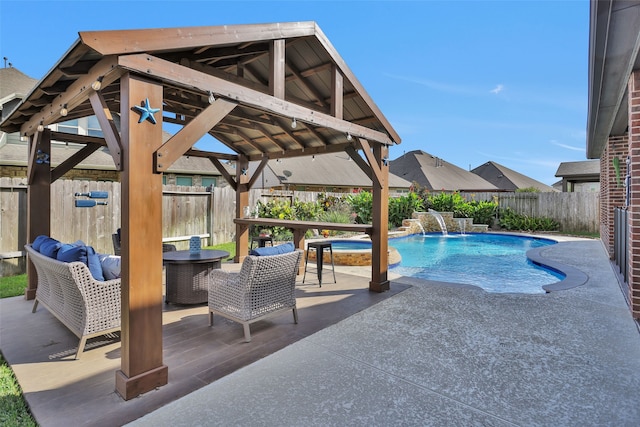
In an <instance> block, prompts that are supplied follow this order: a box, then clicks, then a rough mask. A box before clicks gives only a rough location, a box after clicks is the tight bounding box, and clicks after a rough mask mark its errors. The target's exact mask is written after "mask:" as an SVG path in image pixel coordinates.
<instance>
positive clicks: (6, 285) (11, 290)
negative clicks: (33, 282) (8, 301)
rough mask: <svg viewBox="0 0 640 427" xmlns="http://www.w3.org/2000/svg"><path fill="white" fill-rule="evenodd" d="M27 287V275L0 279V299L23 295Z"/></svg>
mask: <svg viewBox="0 0 640 427" xmlns="http://www.w3.org/2000/svg"><path fill="white" fill-rule="evenodd" d="M26 287H27V275H26V274H19V275H17V276H8V277H0V298H9V297H17V296H18V295H24V290H25V288H26Z"/></svg>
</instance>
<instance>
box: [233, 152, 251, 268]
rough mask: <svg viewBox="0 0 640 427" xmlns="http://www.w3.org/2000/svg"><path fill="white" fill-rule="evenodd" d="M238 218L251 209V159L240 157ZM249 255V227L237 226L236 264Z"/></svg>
mask: <svg viewBox="0 0 640 427" xmlns="http://www.w3.org/2000/svg"><path fill="white" fill-rule="evenodd" d="M236 182H237V183H238V185H237V187H236V218H242V217H243V216H244V213H243V211H244V208H245V207H249V208H250V206H249V185H248V183H249V159H248V158H247V156H243V155H239V156H238V161H237V163H236ZM248 253H249V226H247V225H244V224H236V256H235V258H234V262H242V261H243V260H244V258H245V257H246V256H247V254H248Z"/></svg>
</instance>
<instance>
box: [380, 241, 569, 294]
mask: <svg viewBox="0 0 640 427" xmlns="http://www.w3.org/2000/svg"><path fill="white" fill-rule="evenodd" d="M555 243H556V242H555V241H553V240H549V239H539V238H532V237H523V236H512V235H504V234H491V233H477V234H474V233H472V234H464V235H461V234H449V235H448V236H444V235H442V234H426V235H418V234H414V235H412V236H408V237H399V238H394V239H390V240H389V245H390V246H393V247H394V248H396V249H397V250H398V252H399V253H400V255H401V256H402V261H401V262H400V264H399V265H397V266H396V267H392V268H391V270H390V271H392V272H393V273H396V274H400V275H403V276H410V277H417V278H420V279H426V280H437V281H442V282H454V283H463V284H468V285H474V286H478V287H481V288H482V289H484V290H486V291H488V292H517V293H530V294H532V293H544V292H545V291H544V289H542V286H544V285H548V284H551V283H556V282H558V281H560V280H562V279H564V277H565V276H564V275H563V274H561V273H558V272H555V271H553V270H549V269H546V268H543V267H540V266H538V265H535V264H533V263H531V262H530V261H529V260H528V259H527V257H526V252H527V251H528V250H529V249H533V248H537V247H540V246H546V245H552V244H555Z"/></svg>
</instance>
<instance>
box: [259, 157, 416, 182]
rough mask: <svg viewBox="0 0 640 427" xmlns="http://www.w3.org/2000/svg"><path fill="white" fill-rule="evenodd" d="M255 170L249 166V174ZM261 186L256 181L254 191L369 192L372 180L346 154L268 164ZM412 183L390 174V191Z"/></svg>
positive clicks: (284, 160) (300, 158)
mask: <svg viewBox="0 0 640 427" xmlns="http://www.w3.org/2000/svg"><path fill="white" fill-rule="evenodd" d="M256 168H257V162H252V164H251V165H250V170H252V171H253V170H255V169H256ZM264 173H265V175H264V179H265V182H264V185H263V183H262V182H261V180H260V179H259V180H257V181H256V184H255V185H254V187H260V186H262V187H263V188H269V187H273V186H276V185H285V186H286V185H291V186H322V187H351V188H357V187H361V188H369V187H371V178H369V177H368V176H367V175H366V174H365V172H363V171H362V169H360V168H359V167H358V165H357V164H356V163H355V162H354V161H352V160H351V158H350V157H349V155H347V154H346V153H329V154H321V155H316V156H313V157H299V158H296V159H279V160H270V161H269V164H268V166H267V167H266V168H265V170H264ZM410 187H411V182H409V181H407V180H405V179H402V178H400V177H399V176H396V175H394V174H393V173H390V174H389V188H395V189H408V188H410Z"/></svg>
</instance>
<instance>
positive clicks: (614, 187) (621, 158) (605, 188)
mask: <svg viewBox="0 0 640 427" xmlns="http://www.w3.org/2000/svg"><path fill="white" fill-rule="evenodd" d="M628 153H629V137H628V136H627V135H625V136H616V137H611V138H609V140H608V141H607V146H606V147H605V149H604V151H603V152H602V156H601V157H600V238H601V239H602V243H603V244H604V246H605V248H606V249H607V251H608V253H609V258H612V257H613V245H614V242H613V216H614V209H615V208H619V207H623V206H624V195H625V187H624V178H625V176H626V174H627V163H626V159H627V154H628ZM616 158H617V159H618V163H619V165H620V180H621V182H620V183H619V182H618V177H617V176H616V170H615V167H614V166H613V164H614V159H616Z"/></svg>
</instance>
